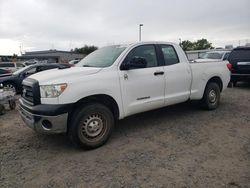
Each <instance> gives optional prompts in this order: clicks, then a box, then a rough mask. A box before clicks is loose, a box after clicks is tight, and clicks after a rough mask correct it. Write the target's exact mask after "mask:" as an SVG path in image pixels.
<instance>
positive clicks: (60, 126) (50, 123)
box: [19, 99, 69, 133]
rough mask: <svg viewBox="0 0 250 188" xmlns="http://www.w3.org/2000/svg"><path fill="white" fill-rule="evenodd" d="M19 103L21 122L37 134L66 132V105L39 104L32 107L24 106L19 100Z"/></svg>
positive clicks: (67, 112)
mask: <svg viewBox="0 0 250 188" xmlns="http://www.w3.org/2000/svg"><path fill="white" fill-rule="evenodd" d="M19 103H20V106H19V112H20V115H21V117H22V120H23V121H24V123H25V124H26V125H27V126H28V127H30V128H31V129H33V130H35V131H36V132H39V133H65V132H67V122H68V114H69V111H68V107H69V106H68V105H45V104H40V105H37V106H35V107H34V106H28V105H27V104H25V102H24V101H23V100H22V99H19ZM63 107H65V108H63ZM39 109H40V110H39ZM44 110H46V111H44Z"/></svg>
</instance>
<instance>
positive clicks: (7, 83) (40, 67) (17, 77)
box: [0, 63, 71, 93]
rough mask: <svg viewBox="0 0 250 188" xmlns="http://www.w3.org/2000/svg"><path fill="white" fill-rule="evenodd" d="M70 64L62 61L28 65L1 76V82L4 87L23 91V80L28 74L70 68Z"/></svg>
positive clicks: (19, 91) (17, 91)
mask: <svg viewBox="0 0 250 188" xmlns="http://www.w3.org/2000/svg"><path fill="white" fill-rule="evenodd" d="M70 67H71V66H70V64H61V63H51V64H35V65H30V66H26V67H24V68H22V69H19V70H18V71H16V72H14V73H13V74H11V75H6V76H2V77H0V84H3V87H4V88H11V89H13V90H14V91H15V92H16V93H21V91H22V81H23V80H24V79H25V78H27V77H28V76H30V75H32V74H35V73H38V72H41V71H45V70H50V69H55V68H59V69H64V68H70Z"/></svg>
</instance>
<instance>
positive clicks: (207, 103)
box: [201, 82, 220, 110]
mask: <svg viewBox="0 0 250 188" xmlns="http://www.w3.org/2000/svg"><path fill="white" fill-rule="evenodd" d="M219 103H220V88H219V85H218V84H217V83H214V82H209V83H208V84H207V86H206V89H205V92H204V95H203V98H202V100H201V105H202V107H203V108H204V109H206V110H214V109H216V108H217V107H218V106H219Z"/></svg>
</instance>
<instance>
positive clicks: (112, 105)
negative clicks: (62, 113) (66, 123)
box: [74, 94, 120, 120]
mask: <svg viewBox="0 0 250 188" xmlns="http://www.w3.org/2000/svg"><path fill="white" fill-rule="evenodd" d="M91 102H97V103H100V104H103V105H105V106H106V107H108V108H109V109H110V110H111V112H112V113H113V114H114V117H115V119H116V120H117V119H119V115H120V113H119V107H118V104H117V103H116V101H115V100H114V99H113V97H111V96H109V95H105V94H99V95H91V96H88V97H85V98H82V99H80V100H79V101H77V102H76V103H75V106H74V109H78V108H79V107H80V106H82V105H84V104H88V103H91Z"/></svg>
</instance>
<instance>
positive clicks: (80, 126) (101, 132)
mask: <svg viewBox="0 0 250 188" xmlns="http://www.w3.org/2000/svg"><path fill="white" fill-rule="evenodd" d="M114 122H115V121H114V116H113V114H112V112H111V111H110V110H109V108H107V107H106V106H104V105H102V104H99V103H92V104H87V105H86V106H84V107H83V108H80V109H79V110H76V112H75V113H74V114H73V116H72V119H71V122H70V125H69V129H68V136H69V138H70V140H71V142H72V143H73V144H75V145H77V146H80V147H82V148H85V149H94V148H97V147H100V146H102V145H103V144H105V143H106V142H107V140H108V139H109V137H110V135H111V133H112V131H113V128H114Z"/></svg>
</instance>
